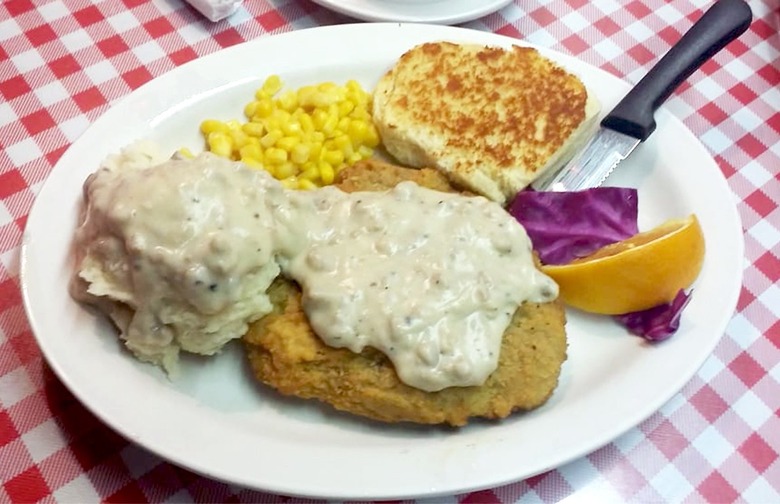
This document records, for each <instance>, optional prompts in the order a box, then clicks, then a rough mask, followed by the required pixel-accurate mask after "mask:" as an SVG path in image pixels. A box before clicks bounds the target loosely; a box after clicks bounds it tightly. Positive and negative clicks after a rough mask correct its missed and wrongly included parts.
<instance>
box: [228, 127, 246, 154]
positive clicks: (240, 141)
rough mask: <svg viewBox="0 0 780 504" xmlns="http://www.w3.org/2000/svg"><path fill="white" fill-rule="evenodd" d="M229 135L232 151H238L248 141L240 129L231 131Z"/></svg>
mask: <svg viewBox="0 0 780 504" xmlns="http://www.w3.org/2000/svg"><path fill="white" fill-rule="evenodd" d="M229 135H230V140H231V141H232V142H231V144H232V147H233V150H240V149H241V147H243V146H245V145H246V144H247V143H248V141H249V137H248V136H247V134H246V133H244V131H243V130H242V129H240V128H239V129H231V130H230V133H229Z"/></svg>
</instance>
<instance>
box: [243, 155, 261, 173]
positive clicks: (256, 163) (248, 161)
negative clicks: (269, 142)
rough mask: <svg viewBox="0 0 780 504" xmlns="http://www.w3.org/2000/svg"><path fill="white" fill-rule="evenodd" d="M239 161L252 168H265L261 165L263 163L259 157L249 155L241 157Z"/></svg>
mask: <svg viewBox="0 0 780 504" xmlns="http://www.w3.org/2000/svg"><path fill="white" fill-rule="evenodd" d="M241 162H242V163H244V164H245V165H247V166H248V167H250V168H254V169H255V170H262V169H263V168H265V167H264V166H263V163H262V162H261V161H260V160H259V159H255V158H251V157H243V156H242V157H241Z"/></svg>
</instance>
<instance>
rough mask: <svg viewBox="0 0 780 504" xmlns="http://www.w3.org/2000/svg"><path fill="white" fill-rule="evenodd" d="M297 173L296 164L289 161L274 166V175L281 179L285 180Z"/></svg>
mask: <svg viewBox="0 0 780 504" xmlns="http://www.w3.org/2000/svg"><path fill="white" fill-rule="evenodd" d="M297 173H298V170H297V169H296V167H295V165H294V164H292V163H289V162H288V163H281V164H279V165H276V166H274V167H273V173H272V175H273V176H274V177H276V178H277V179H279V180H284V179H289V178H291V177H294V176H295V175H296V174H297ZM293 187H294V186H293Z"/></svg>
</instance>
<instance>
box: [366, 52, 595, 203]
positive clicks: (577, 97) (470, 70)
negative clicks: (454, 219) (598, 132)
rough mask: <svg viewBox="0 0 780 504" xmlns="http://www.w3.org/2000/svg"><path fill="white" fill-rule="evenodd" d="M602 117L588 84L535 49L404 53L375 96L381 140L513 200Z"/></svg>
mask: <svg viewBox="0 0 780 504" xmlns="http://www.w3.org/2000/svg"><path fill="white" fill-rule="evenodd" d="M597 111H598V103H597V102H595V99H594V98H593V97H592V96H589V94H588V91H587V90H586V88H585V86H584V84H583V83H582V81H580V80H579V79H578V78H577V77H576V76H574V75H572V74H570V73H569V72H567V71H566V70H564V69H562V68H561V67H559V66H557V65H556V64H555V63H554V62H552V61H551V60H549V59H548V58H545V57H543V56H542V55H540V54H539V53H538V51H536V50H535V49H533V48H527V47H517V46H513V47H511V48H510V49H503V48H497V47H485V46H479V45H472V44H453V43H449V42H432V43H426V44H422V45H419V46H417V47H415V48H413V49H411V50H409V51H408V52H406V53H405V54H404V55H403V56H401V58H400V60H399V61H398V62H397V63H396V65H395V66H394V67H393V68H392V69H391V70H390V71H388V72H387V74H386V75H385V76H383V77H382V79H381V80H380V82H379V84H378V85H377V87H376V90H375V93H374V107H373V114H374V120H375V122H376V124H377V128H378V130H379V132H380V135H381V137H382V142H383V143H384V145H385V147H386V148H387V150H388V152H390V153H391V154H392V155H393V156H394V157H396V158H397V159H398V160H399V161H400V162H401V163H402V164H405V165H408V166H417V167H420V166H430V167H436V168H438V169H440V170H442V171H443V172H445V173H446V174H448V176H450V177H451V179H452V180H455V181H456V182H457V183H458V184H460V185H465V186H466V187H468V188H470V189H472V190H474V191H475V192H477V193H480V194H483V195H484V196H487V197H489V198H491V199H493V200H495V201H499V202H504V201H505V200H506V199H507V198H511V197H513V196H514V195H515V194H516V193H517V191H519V190H520V189H522V188H523V187H525V186H526V185H528V184H529V183H530V182H531V181H532V180H534V179H535V178H537V177H538V175H539V174H540V173H541V172H543V171H545V170H546V169H548V168H549V167H551V166H553V165H555V164H557V163H559V162H561V161H562V160H563V159H562V158H563V157H565V156H566V155H567V154H568V152H569V151H570V149H569V146H570V144H571V143H572V142H575V141H577V140H578V139H579V138H580V136H581V135H580V133H582V132H583V131H586V130H587V126H589V125H590V123H591V122H592V119H593V117H595V114H596V113H597Z"/></svg>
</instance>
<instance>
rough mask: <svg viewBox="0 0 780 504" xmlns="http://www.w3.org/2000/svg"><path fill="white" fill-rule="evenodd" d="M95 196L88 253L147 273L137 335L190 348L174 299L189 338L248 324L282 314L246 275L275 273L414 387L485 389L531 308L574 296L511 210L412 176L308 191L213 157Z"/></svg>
mask: <svg viewBox="0 0 780 504" xmlns="http://www.w3.org/2000/svg"><path fill="white" fill-rule="evenodd" d="M85 194H86V196H87V199H88V207H87V214H86V219H85V222H84V224H83V226H82V229H81V231H80V236H81V238H80V243H81V246H82V247H84V248H85V249H86V251H85V255H86V256H87V257H90V256H94V254H93V253H92V254H91V253H90V249H92V248H94V246H95V245H94V244H95V243H96V241H95V237H98V236H104V235H110V236H111V237H113V238H114V239H113V240H109V241H110V242H111V243H113V245H112V247H119V248H121V249H122V250H121V251H120V252H112V251H107V252H106V251H103V252H104V253H103V255H106V256H110V255H111V254H115V253H120V254H121V255H123V256H125V258H124V259H123V260H122V261H121V264H122V265H125V266H124V267H127V266H128V265H132V268H130V269H129V271H127V272H125V273H122V275H127V276H129V278H127V279H126V280H125V282H124V283H125V284H128V285H130V286H131V287H130V289H131V290H133V291H134V292H133V293H132V295H131V297H132V299H133V303H132V304H133V306H132V307H133V309H134V310H135V313H134V315H133V316H132V321H131V322H130V324H129V330H128V332H127V334H126V335H125V339H127V340H128V341H130V340H132V339H142V340H148V339H149V338H159V337H162V338H164V339H165V341H167V342H170V341H171V340H176V341H178V337H177V335H176V333H177V331H179V330H180V327H177V323H178V325H179V326H181V323H180V322H177V321H176V320H175V317H174V321H173V322H166V319H168V320H171V319H172V318H171V317H170V316H169V317H166V316H165V314H166V312H170V305H171V304H173V305H175V306H177V310H178V311H181V310H182V308H181V307H182V305H184V306H186V307H187V309H185V310H184V312H185V316H184V318H185V319H186V320H189V321H190V322H192V321H195V323H190V324H189V326H188V327H189V330H192V327H193V326H194V327H195V329H198V328H203V327H207V328H209V329H214V327H213V326H210V325H209V320H210V319H212V318H213V317H215V316H220V315H222V314H224V313H225V311H229V310H232V309H233V308H234V307H235V306H239V307H243V310H242V312H241V313H240V314H239V315H238V316H237V317H235V316H229V317H227V319H228V320H230V321H239V322H240V324H239V326H240V325H241V324H244V328H245V324H246V323H248V322H250V321H251V320H254V319H256V318H258V317H260V316H262V315H264V314H265V313H267V312H268V310H269V306H270V305H269V304H268V300H267V296H265V293H264V290H263V291H262V292H247V288H246V285H247V282H246V279H247V278H251V277H252V276H253V275H258V274H259V272H265V273H263V275H264V278H265V277H268V276H269V275H268V272H269V268H270V270H272V272H276V271H279V270H281V272H282V273H283V274H285V275H287V276H288V277H290V278H292V279H294V280H295V281H296V282H298V283H299V285H300V286H301V288H302V290H303V306H304V311H305V312H306V315H307V317H308V319H309V321H310V323H311V325H312V327H313V328H314V330H315V332H316V333H317V334H318V335H319V337H320V338H321V339H322V340H323V341H324V342H325V343H326V344H328V345H330V346H333V347H344V348H348V349H350V350H352V351H354V352H360V351H361V350H362V349H363V348H365V347H367V346H370V347H373V348H376V349H378V350H380V351H382V352H383V353H385V354H386V355H387V356H388V357H389V358H390V360H391V361H392V362H393V364H394V366H395V369H396V371H397V373H398V375H399V377H400V379H401V380H402V381H403V382H405V383H407V384H408V385H411V386H413V387H417V388H420V389H423V390H426V391H436V390H441V389H443V388H446V387H451V386H470V385H480V384H482V383H484V381H485V380H486V379H487V377H488V376H489V375H490V374H491V373H492V372H493V371H494V370H495V369H496V367H497V365H498V355H499V350H500V345H501V338H502V335H503V333H504V331H505V329H506V328H507V326H508V324H509V322H510V319H511V317H512V315H513V313H514V311H515V310H516V309H517V307H518V306H519V305H520V304H521V303H523V302H524V301H531V302H545V301H550V300H552V299H554V298H555V297H556V296H557V293H558V291H557V285H556V284H555V283H554V282H553V281H552V280H551V279H549V278H548V277H547V276H545V275H544V274H542V273H541V272H540V271H538V269H537V268H536V267H535V265H534V261H533V256H532V252H531V244H530V241H529V239H528V237H527V235H526V233H525V231H524V230H523V228H522V226H521V225H520V224H519V223H518V222H517V221H516V220H515V219H514V218H512V217H511V216H510V215H509V214H507V213H506V211H505V210H504V209H503V208H502V207H501V206H499V205H498V204H496V203H494V202H491V201H489V200H487V199H485V198H482V197H466V196H463V195H460V194H446V193H441V192H437V191H433V190H429V189H425V188H423V187H420V186H418V185H416V184H414V183H411V182H403V183H401V184H399V185H398V186H397V187H396V188H394V189H391V190H389V191H386V192H356V193H351V194H350V193H345V192H343V191H341V190H339V189H337V188H335V187H325V188H322V189H318V190H314V191H294V190H287V189H284V188H283V187H282V186H281V185H280V184H279V183H278V182H277V181H276V180H274V179H273V178H272V177H270V175H268V174H267V173H265V172H263V171H255V170H250V169H248V168H246V167H244V166H243V165H241V164H239V163H233V162H230V161H226V160H223V159H221V158H218V157H216V156H213V155H210V154H203V155H201V156H198V157H197V158H196V159H194V160H171V161H168V162H166V163H163V164H161V165H157V166H153V167H151V168H148V169H144V170H128V171H119V172H112V171H110V170H101V171H99V172H97V173H96V174H95V175H93V176H92V177H90V180H88V181H87V183H86V185H85ZM89 237H91V238H89ZM97 242H100V240H97ZM103 242H104V246H105V240H103ZM108 263H109V264H111V261H108ZM114 267H115V266H114ZM120 269H121V268H120ZM274 274H275V273H274ZM274 274H272V275H271V276H270V278H272V277H273V276H274ZM122 275H119V276H122ZM82 278H84V275H82ZM85 280H87V281H89V279H88V278H85ZM265 283H267V282H265ZM253 285H254V286H255V287H257V285H258V284H257V283H256V282H254V283H253ZM260 285H263V284H260ZM266 286H267V285H266ZM90 293H91V294H92V295H98V296H99V295H105V293H103V294H101V293H100V292H94V291H90ZM247 307H248V308H250V309H254V310H256V312H255V313H254V314H248V313H247V312H246V308H247ZM234 325H235V324H234ZM196 332H197V331H196ZM233 332H235V330H234V331H233ZM231 337H236V336H231ZM182 348H185V349H187V348H186V346H185V345H182ZM196 351H197V348H196Z"/></svg>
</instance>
